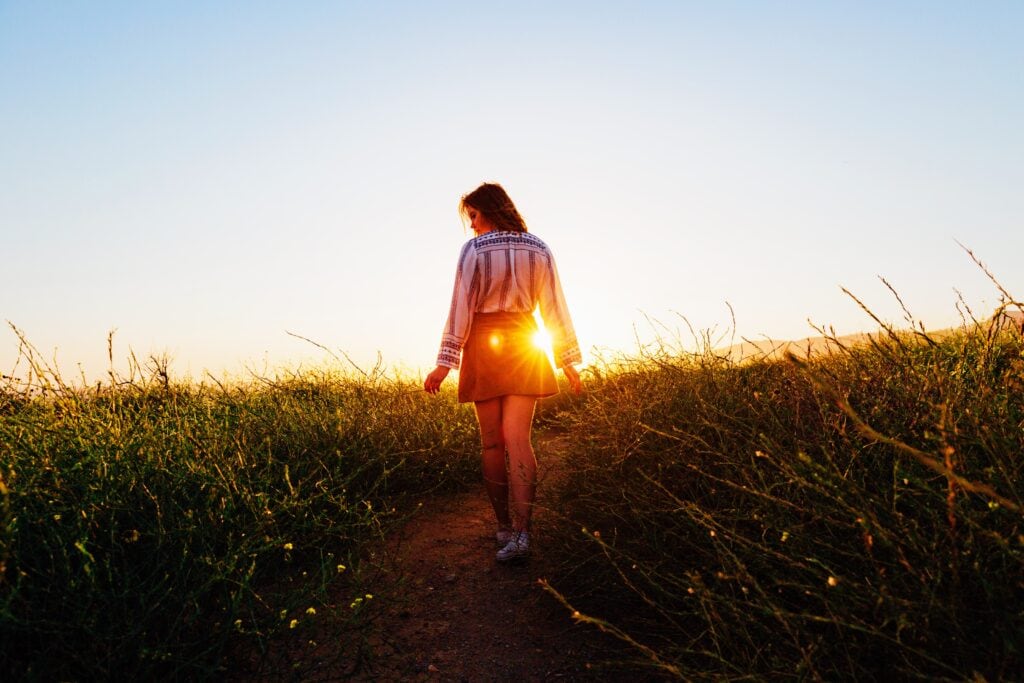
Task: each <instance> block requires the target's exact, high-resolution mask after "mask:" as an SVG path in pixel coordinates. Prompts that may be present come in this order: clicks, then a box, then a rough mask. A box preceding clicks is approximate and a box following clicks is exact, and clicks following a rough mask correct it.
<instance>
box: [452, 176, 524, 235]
mask: <svg viewBox="0 0 1024 683" xmlns="http://www.w3.org/2000/svg"><path fill="white" fill-rule="evenodd" d="M470 207H473V208H474V209H476V210H477V211H479V212H480V213H481V214H483V216H484V218H486V219H487V220H488V221H489V222H490V223H491V225H493V226H494V229H495V230H511V231H513V232H529V231H528V230H527V229H526V222H525V221H524V220H523V217H522V216H520V215H519V211H518V210H517V209H516V205H515V204H513V203H512V199H511V198H510V197H509V196H508V193H507V192H505V188H503V187H502V186H501V185H499V184H498V183H484V184H483V185H481V186H480V187H478V188H476V189H475V190H473V191H472V192H470V193H469V194H466V195H463V196H462V200H461V201H460V202H459V213H461V214H462V216H463V217H464V218H469V208H470Z"/></svg>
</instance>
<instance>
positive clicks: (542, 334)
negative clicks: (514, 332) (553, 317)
mask: <svg viewBox="0 0 1024 683" xmlns="http://www.w3.org/2000/svg"><path fill="white" fill-rule="evenodd" d="M531 341H533V345H534V346H536V347H537V348H538V349H540V350H541V351H543V352H544V353H545V354H547V357H548V359H549V360H550V361H551V364H552V365H554V364H555V352H554V349H552V347H551V333H549V332H548V331H547V328H545V327H544V322H543V321H541V320H538V321H537V331H536V332H534V333H533V338H532V340H531Z"/></svg>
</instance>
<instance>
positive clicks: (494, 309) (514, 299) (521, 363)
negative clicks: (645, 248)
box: [423, 183, 582, 562]
mask: <svg viewBox="0 0 1024 683" xmlns="http://www.w3.org/2000/svg"><path fill="white" fill-rule="evenodd" d="M459 212H460V213H461V214H462V216H463V217H464V218H465V219H468V220H469V224H470V227H472V228H473V232H475V233H476V237H474V238H472V239H471V240H469V241H468V242H466V244H465V246H463V247H462V253H461V254H460V255H459V263H458V268H457V270H456V273H455V291H454V293H453V294H452V304H451V309H450V311H449V313H448V321H447V323H445V327H444V334H443V336H442V339H441V351H440V353H439V354H438V357H437V367H436V368H434V370H433V371H431V373H430V374H429V375H427V379H426V381H425V382H424V383H423V388H424V389H425V390H426V391H427V393H430V394H436V393H437V391H438V390H439V388H440V386H441V382H443V381H444V379H445V377H447V376H448V372H449V371H450V370H452V369H458V370H459V402H460V403H468V402H470V401H472V402H473V403H474V404H475V406H476V417H477V421H478V422H479V423H480V440H481V442H482V445H483V474H484V485H485V487H486V488H487V495H488V497H489V498H490V499H491V505H493V506H494V515H495V517H496V518H497V521H498V531H497V533H496V534H495V537H496V539H497V542H498V547H499V550H498V554H497V559H498V561H500V562H505V561H508V560H512V559H515V558H519V557H524V556H526V555H528V554H529V552H530V533H529V529H530V515H531V513H532V511H533V498H534V493H535V491H536V486H537V460H536V458H535V457H534V454H533V446H532V444H531V443H530V426H531V424H532V422H533V409H534V406H535V404H536V402H537V399H538V398H541V397H544V396H551V395H553V394H555V393H557V392H558V385H557V383H556V382H555V374H554V372H553V371H552V369H551V363H550V362H549V361H548V357H547V354H546V353H545V352H544V351H543V350H542V349H541V348H540V347H539V346H538V345H537V344H536V332H537V324H536V322H535V320H534V318H533V311H534V310H535V309H536V308H538V307H539V308H540V314H541V317H542V318H543V319H544V326H545V327H546V328H547V329H548V332H549V334H550V335H551V340H552V346H553V348H554V355H555V362H556V364H557V365H558V367H559V368H561V369H562V371H563V372H565V376H566V378H567V379H568V380H569V385H570V387H571V388H572V390H573V392H575V393H579V392H580V387H581V385H580V376H579V374H578V373H577V372H576V368H575V367H573V365H574V364H576V363H579V362H581V360H582V357H581V356H580V350H579V346H578V345H577V343H576V333H575V331H574V330H573V326H572V320H571V319H570V317H569V309H568V308H567V307H566V305H565V297H564V296H563V294H562V285H561V283H560V282H559V280H558V271H557V270H556V269H555V260H554V257H553V256H552V255H551V251H550V250H549V249H548V246H547V245H546V244H544V242H542V241H541V240H540V239H539V238H537V237H535V236H534V235H532V234H529V233H528V232H527V229H526V223H524V222H523V219H522V217H521V216H520V215H519V212H518V211H517V210H516V207H515V205H514V204H513V203H512V200H511V199H510V198H509V196H508V194H506V193H505V190H504V189H503V188H502V187H501V186H500V185H497V184H495V183H484V184H483V185H481V186H480V187H478V188H476V189H475V190H473V191H472V192H470V193H469V194H467V195H465V196H464V197H463V198H462V201H461V202H460V203H459ZM460 357H461V359H460ZM460 360H461V365H460ZM506 451H507V452H508V463H507V467H506V460H505V454H506ZM510 475H511V476H510ZM510 498H511V503H512V512H513V515H512V516H510V515H509V499H510Z"/></svg>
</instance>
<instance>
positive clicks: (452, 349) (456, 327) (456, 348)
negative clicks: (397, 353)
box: [437, 240, 479, 370]
mask: <svg viewBox="0 0 1024 683" xmlns="http://www.w3.org/2000/svg"><path fill="white" fill-rule="evenodd" d="M476 260H477V254H476V249H475V248H474V246H473V241H472V240H470V241H469V242H466V244H465V246H463V247H462V253H460V254H459V263H458V267H457V268H456V270H455V287H454V288H453V291H452V303H451V307H450V308H449V309H448V320H447V321H446V322H445V324H444V332H443V334H442V335H441V350H440V351H439V352H438V354H437V364H438V365H442V366H444V367H446V368H452V369H453V370H458V368H459V361H460V359H461V357H462V345H463V344H465V343H466V336H467V335H468V334H469V326H470V325H471V324H472V322H473V311H474V310H475V309H476V297H477V292H478V290H479V277H478V275H477V269H476Z"/></svg>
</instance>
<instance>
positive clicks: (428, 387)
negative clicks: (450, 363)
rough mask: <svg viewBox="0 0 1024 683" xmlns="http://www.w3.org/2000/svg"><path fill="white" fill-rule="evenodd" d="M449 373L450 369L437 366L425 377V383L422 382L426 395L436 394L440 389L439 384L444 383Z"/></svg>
mask: <svg viewBox="0 0 1024 683" xmlns="http://www.w3.org/2000/svg"><path fill="white" fill-rule="evenodd" d="M450 371H451V369H450V368H446V367H444V366H443V365H438V366H437V367H436V368H434V369H433V370H431V371H430V374H429V375H427V379H426V381H424V382H423V390H424V391H426V392H427V393H428V394H436V393H437V392H438V390H439V389H440V388H441V382H443V381H444V378H445V377H447V376H448V373H449V372H450Z"/></svg>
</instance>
